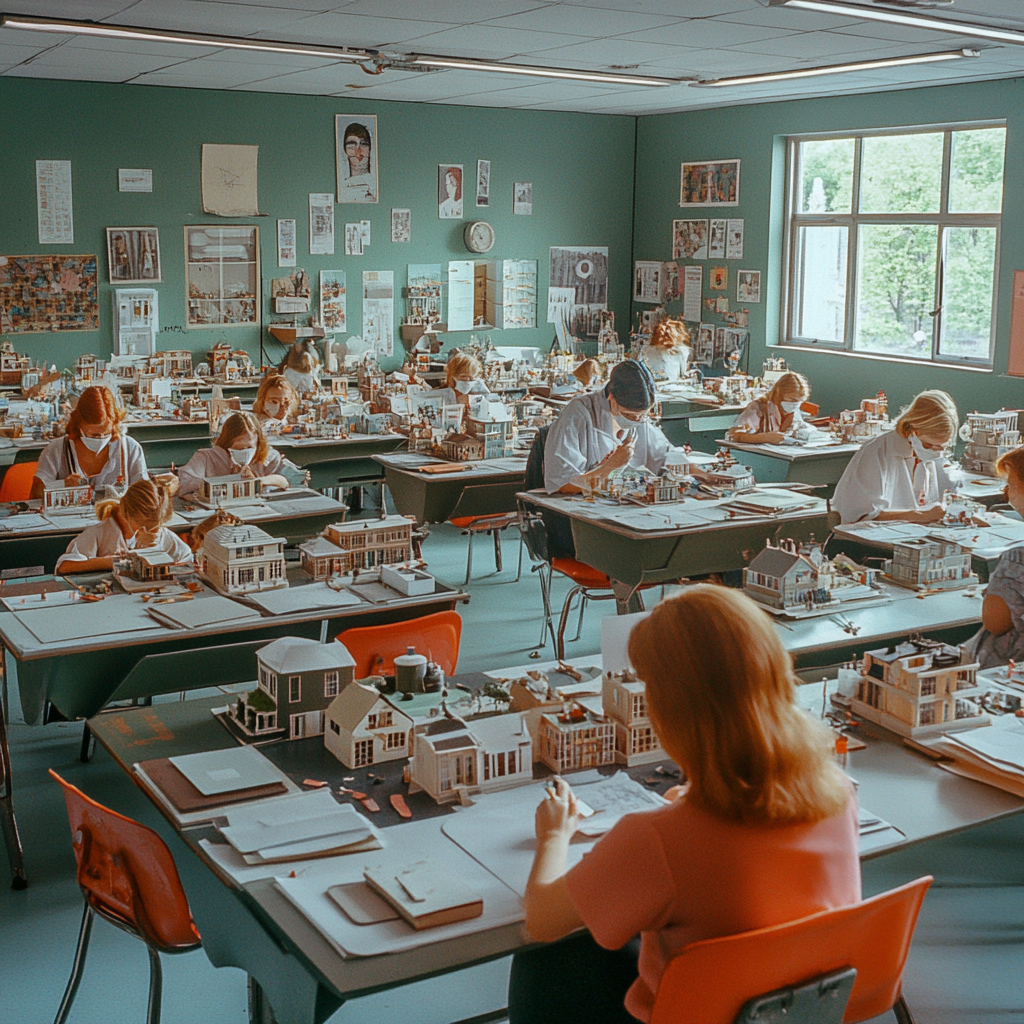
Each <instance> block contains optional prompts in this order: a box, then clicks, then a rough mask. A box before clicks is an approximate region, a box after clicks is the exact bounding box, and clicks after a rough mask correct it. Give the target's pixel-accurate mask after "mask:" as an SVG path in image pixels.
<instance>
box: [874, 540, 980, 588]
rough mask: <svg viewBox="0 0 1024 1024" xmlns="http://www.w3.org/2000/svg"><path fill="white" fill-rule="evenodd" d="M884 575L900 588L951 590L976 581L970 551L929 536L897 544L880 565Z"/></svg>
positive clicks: (949, 541) (953, 543)
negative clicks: (882, 564)
mask: <svg viewBox="0 0 1024 1024" xmlns="http://www.w3.org/2000/svg"><path fill="white" fill-rule="evenodd" d="M884 571H885V574H886V576H888V578H889V579H890V580H892V582H893V583H898V584H899V585H900V586H901V587H912V588H921V589H928V590H955V589H957V588H958V587H968V586H971V585H972V584H975V583H977V582H978V577H977V576H976V575H975V574H974V573H973V572H972V571H971V552H970V551H969V550H968V549H967V548H965V547H963V546H962V545H960V544H957V543H955V542H954V541H951V540H948V539H947V538H945V537H939V536H934V535H929V536H927V537H913V538H910V539H908V540H901V541H898V542H897V543H896V544H895V545H894V546H893V552H892V558H890V559H887V560H886V561H885V563H884Z"/></svg>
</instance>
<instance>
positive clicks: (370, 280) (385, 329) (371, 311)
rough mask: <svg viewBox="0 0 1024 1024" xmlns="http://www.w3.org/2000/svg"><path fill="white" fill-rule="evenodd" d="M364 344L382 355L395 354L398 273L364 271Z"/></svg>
mask: <svg viewBox="0 0 1024 1024" xmlns="http://www.w3.org/2000/svg"><path fill="white" fill-rule="evenodd" d="M363 341H365V342H367V343H368V344H369V345H370V346H371V347H372V348H373V349H375V350H376V351H377V353H378V355H383V356H390V355H394V351H395V272H394V271H393V270H364V271H363Z"/></svg>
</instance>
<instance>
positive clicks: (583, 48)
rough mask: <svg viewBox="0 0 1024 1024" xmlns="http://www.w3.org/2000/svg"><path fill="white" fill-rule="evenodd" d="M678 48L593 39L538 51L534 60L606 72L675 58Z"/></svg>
mask: <svg viewBox="0 0 1024 1024" xmlns="http://www.w3.org/2000/svg"><path fill="white" fill-rule="evenodd" d="M679 52H680V47H677V46H660V45H658V44H656V43H638V42H636V41H634V40H631V39H623V38H621V37H617V38H615V39H593V40H591V41H590V42H587V43H576V44H574V45H573V46H559V47H556V48H555V49H551V50H539V51H535V52H534V53H533V56H534V57H535V58H536V59H537V61H539V62H540V63H543V64H551V65H558V66H561V65H563V64H564V63H565V61H568V60H572V61H575V62H577V63H580V62H582V63H584V64H585V65H586V66H588V67H592V68H600V69H602V70H603V69H606V68H610V67H613V66H617V67H632V66H634V65H636V64H643V63H645V62H647V61H655V60H659V59H664V58H666V57H675V56H677V55H678V54H679Z"/></svg>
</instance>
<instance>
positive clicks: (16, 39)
mask: <svg viewBox="0 0 1024 1024" xmlns="http://www.w3.org/2000/svg"><path fill="white" fill-rule="evenodd" d="M74 38H75V37H74V36H64V35H56V34H55V33H53V32H23V31H21V30H20V29H16V28H0V43H3V44H4V45H6V46H30V47H32V48H33V49H34V50H36V51H39V50H47V49H49V48H50V47H52V46H58V45H60V44H61V43H66V42H68V41H69V40H71V39H74Z"/></svg>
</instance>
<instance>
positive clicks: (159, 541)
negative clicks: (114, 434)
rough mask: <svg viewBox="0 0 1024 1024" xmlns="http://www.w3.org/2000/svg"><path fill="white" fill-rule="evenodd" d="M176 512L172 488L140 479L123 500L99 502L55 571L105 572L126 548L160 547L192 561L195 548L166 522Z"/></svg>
mask: <svg viewBox="0 0 1024 1024" xmlns="http://www.w3.org/2000/svg"><path fill="white" fill-rule="evenodd" d="M172 512H173V508H172V506H171V489H170V488H169V487H166V486H164V485H163V484H158V483H154V482H153V481H152V480H137V481H136V482H135V483H133V484H132V485H131V487H129V488H128V490H127V491H125V492H124V497H123V498H121V499H120V501H116V500H107V501H101V502H99V503H98V504H97V505H96V518H97V519H98V520H99V522H98V523H95V524H94V525H93V526H87V527H86V528H85V529H84V530H83V531H82V532H81V533H80V534H79V535H78V536H77V537H76V538H75V539H74V540H73V541H72V542H71V543H70V544H69V545H68V549H67V551H65V552H64V554H63V555H61V556H60V558H59V559H58V560H57V567H56V569H55V570H54V572H57V573H69V572H102V571H103V570H105V569H112V568H113V567H114V561H115V559H118V558H123V557H124V554H125V552H127V551H132V550H139V549H141V548H160V549H161V550H163V551H166V552H167V554H169V555H170V556H171V558H173V559H174V561H175V562H189V563H190V562H191V561H192V551H191V550H190V548H189V546H188V545H187V544H186V543H185V542H184V541H183V540H182V539H181V538H180V537H179V536H178V535H177V534H176V533H174V532H172V531H171V530H168V529H167V527H166V526H165V525H164V524H165V523H166V522H167V521H168V520H169V519H170V518H171V514H172Z"/></svg>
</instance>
